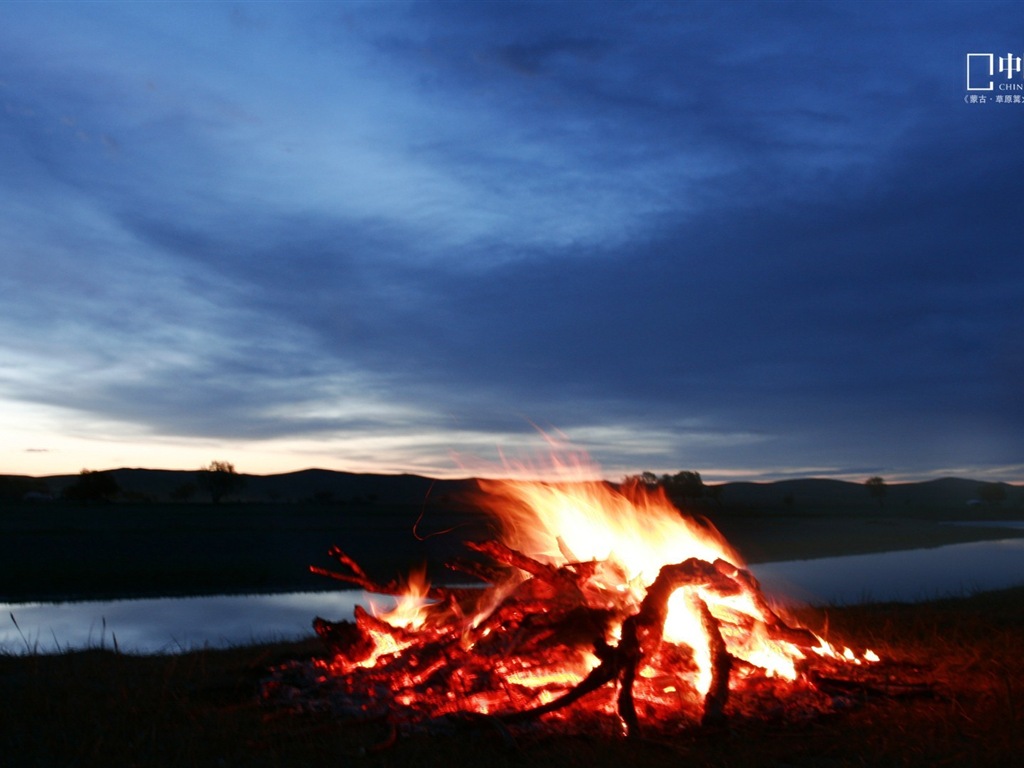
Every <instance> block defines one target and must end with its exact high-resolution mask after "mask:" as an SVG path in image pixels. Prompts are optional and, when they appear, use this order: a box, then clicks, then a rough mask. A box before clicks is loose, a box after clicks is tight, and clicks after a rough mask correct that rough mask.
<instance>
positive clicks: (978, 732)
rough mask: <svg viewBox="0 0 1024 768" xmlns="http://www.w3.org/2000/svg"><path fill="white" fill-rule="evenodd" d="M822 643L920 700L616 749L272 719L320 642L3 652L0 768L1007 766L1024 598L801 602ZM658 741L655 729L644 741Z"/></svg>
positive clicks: (550, 736)
mask: <svg viewBox="0 0 1024 768" xmlns="http://www.w3.org/2000/svg"><path fill="white" fill-rule="evenodd" d="M801 619H802V620H803V621H804V622H805V623H806V624H807V625H808V626H811V627H813V628H815V629H816V630H818V631H819V632H821V633H822V634H825V635H827V636H828V638H829V639H830V640H832V641H833V642H836V641H841V642H845V643H849V644H851V645H853V646H855V647H871V648H873V649H875V650H876V651H877V652H878V653H880V654H881V655H882V656H883V658H885V659H888V660H893V661H896V662H899V663H900V664H901V665H902V667H899V668H902V669H905V670H907V671H908V673H910V672H911V671H912V673H913V675H914V678H915V679H918V678H923V679H926V680H928V681H930V682H931V683H933V688H934V690H933V691H932V692H930V693H929V694H928V695H927V696H922V695H914V696H889V697H887V696H883V695H876V694H870V693H868V692H863V693H862V694H861V695H859V696H857V697H855V699H854V700H851V702H850V706H849V707H848V708H846V709H844V710H842V711H839V712H836V713H833V714H830V715H828V716H819V717H814V718H807V717H797V716H795V715H792V714H790V715H787V714H786V713H785V712H783V713H782V714H781V715H780V714H779V713H778V712H775V713H774V714H770V713H766V715H765V717H764V718H763V719H760V718H755V719H746V720H740V719H737V718H734V719H732V720H729V721H727V723H726V724H725V725H724V726H721V727H716V728H713V729H710V728H709V729H699V728H696V727H694V728H692V729H688V730H684V731H683V732H682V733H678V732H677V733H675V734H674V735H673V736H672V737H671V738H670V739H661V738H651V739H649V740H642V741H638V742H626V741H623V740H621V739H619V738H616V737H608V736H606V737H599V738H587V739H582V738H576V737H570V736H565V735H562V736H560V735H557V733H553V732H551V731H520V732H516V733H514V734H513V737H514V738H512V739H505V740H501V739H496V736H495V732H494V731H493V730H492V729H489V728H486V727H478V728H463V729H455V728H453V727H451V726H449V727H447V728H440V729H438V730H435V731H432V732H430V733H425V732H424V733H409V734H400V735H399V737H398V738H397V739H395V740H394V741H393V742H392V741H391V740H390V739H389V731H388V729H387V726H386V724H385V723H383V722H377V723H369V724H363V725H352V724H346V723H344V722H341V721H339V720H338V719H336V718H332V717H327V716H317V715H301V716H300V715H295V714H291V713H288V712H286V711H284V710H280V709H272V708H268V707H267V706H266V705H264V704H261V703H260V701H259V698H258V696H257V691H258V686H259V682H260V680H261V679H262V678H263V677H264V676H265V674H266V671H267V669H268V668H269V667H271V666H272V665H275V664H278V663H281V662H282V661H284V660H287V659H304V658H309V657H311V656H316V655H319V654H321V653H323V648H322V647H321V646H320V645H319V643H317V642H315V641H310V642H304V643H298V644H275V645H264V646H255V647H247V648H235V649H229V650H222V651H214V650H204V651H198V652H193V653H187V654H182V655H175V656H130V655H123V654H118V653H115V652H113V651H112V650H109V649H108V650H89V651H84V652H75V653H65V654H59V655H55V656H19V655H8V656H0V721H2V722H3V723H4V728H3V729H0V755H3V761H4V764H5V765H9V766H12V768H14V767H15V766H30V765H80V766H93V765H95V766H99V765H103V766H108V765H139V766H180V765H192V766H221V765H246V766H284V767H285V768H287V767H288V766H302V767H303V768H308V766H310V765H319V764H325V763H328V762H329V763H331V764H336V763H338V762H339V761H340V762H342V763H354V764H356V765H367V766H384V765H387V766H389V768H405V767H406V766H410V767H411V766H451V765H481V764H486V765H488V766H493V767H494V768H504V766H509V767H510V768H511V767H512V766H516V767H517V768H518V767H520V766H522V765H531V766H565V765H585V766H588V768H606V767H607V768H612V767H615V768H621V766H624V765H644V766H654V767H656V768H657V767H660V766H666V768H667V766H677V765H679V764H680V763H685V764H688V765H697V766H722V767H723V768H724V767H725V766H734V765H744V766H781V765H786V766H821V765H828V766H847V765H849V766H854V765H857V766H862V765H872V766H889V765H891V766H896V765H899V766H933V765H940V764H941V765H958V766H959V765H965V766H967V765H973V766H1005V765H1011V764H1013V763H1014V762H1015V761H1016V760H1018V759H1019V756H1020V754H1021V748H1022V747H1024V744H1022V743H1021V741H1022V737H1021V734H1022V732H1024V728H1022V724H1024V723H1022V722H1021V721H1022V706H1024V658H1022V656H1021V654H1020V653H1019V649H1020V648H1021V647H1024V588H1018V589H1013V590H1004V591H1000V592H992V593H985V594H980V595H976V596H974V597H970V598H964V599H956V600H944V601H938V602H933V603H927V604H920V605H903V604H900V605H872V606H858V607H851V608H830V609H813V610H812V609H807V610H806V611H804V612H803V614H802V616H801ZM652 736H653V734H652Z"/></svg>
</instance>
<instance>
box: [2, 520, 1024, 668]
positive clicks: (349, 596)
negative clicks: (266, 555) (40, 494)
mask: <svg viewBox="0 0 1024 768" xmlns="http://www.w3.org/2000/svg"><path fill="white" fill-rule="evenodd" d="M751 570H752V571H753V572H754V574H755V576H757V578H758V579H759V580H760V581H761V583H762V586H763V587H764V588H765V591H766V592H768V593H769V595H771V596H773V597H776V598H778V599H783V600H785V599H795V600H800V601H803V602H808V603H812V604H824V603H829V604H836V605H839V604H850V603H857V602H868V601H876V600H877V601H882V600H897V601H904V602H907V601H916V600H928V599H932V598H935V597H945V596H949V595H963V594H967V593H970V592H972V591H976V590H984V589H998V588H1001V587H1006V586H1011V585H1015V584H1024V539H1005V540H1001V541H981V542H975V543H971V544H954V545H951V546H946V547H936V548H933V549H917V550H905V551H902V552H883V553H880V554H873V555H851V556H847V557H829V558H822V559H818V560H792V561H787V562H778V563H762V564H758V565H754V566H752V567H751ZM386 600H387V598H381V597H379V596H374V597H373V601H374V602H378V603H382V602H383V603H386ZM369 602H370V596H369V595H367V594H366V593H365V592H359V591H354V590H353V591H336V592H300V593H288V594H278V595H236V596H219V597H191V598H166V599H157V600H115V601H104V602H79V603H23V604H0V652H7V653H24V652H26V651H32V652H36V653H56V652H60V651H64V650H67V649H69V648H88V647H105V648H113V647H114V641H115V638H116V642H117V647H118V648H119V649H120V650H122V651H126V652H132V653H167V652H177V651H182V650H188V649H194V648H202V647H214V648H217V647H225V646H231V645H239V644H245V643H254V642H261V641H272V640H291V639H298V638H302V637H308V636H310V635H311V634H312V629H311V623H312V620H313V617H314V616H318V615H319V616H323V617H324V618H328V619H332V620H338V619H343V618H350V617H351V616H352V612H353V610H354V608H355V606H356V605H364V606H365V605H368V604H369ZM381 607H382V608H387V607H388V606H387V605H386V604H382V605H381ZM8 614H12V615H13V617H14V620H16V621H17V626H15V623H14V620H11V621H8V620H7V619H8V618H9V616H8Z"/></svg>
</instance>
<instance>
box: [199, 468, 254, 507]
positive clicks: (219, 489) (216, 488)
mask: <svg viewBox="0 0 1024 768" xmlns="http://www.w3.org/2000/svg"><path fill="white" fill-rule="evenodd" d="M197 481H198V483H199V487H200V488H202V489H203V490H205V491H206V492H207V493H209V494H210V501H212V502H213V503H214V504H219V503H220V502H221V500H222V499H223V498H224V497H225V496H229V495H230V494H232V493H235V492H236V491H238V490H240V489H241V488H242V486H243V485H245V478H243V477H242V476H241V475H239V474H238V473H237V472H236V471H235V465H234V464H232V463H231V462H229V461H211V462H210V465H209V466H207V467H203V468H202V469H200V470H199V474H198V475H197Z"/></svg>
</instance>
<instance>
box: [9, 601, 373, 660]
mask: <svg viewBox="0 0 1024 768" xmlns="http://www.w3.org/2000/svg"><path fill="white" fill-rule="evenodd" d="M368 597H369V596H368V595H367V594H366V593H365V592H359V591H355V590H352V591H337V592H294V593H287V594H277V595H218V596H213V597H188V598H160V599H151V600H113V601H88V602H72V603H20V604H0V617H3V619H5V620H6V619H10V616H9V614H10V615H13V619H10V620H9V621H6V622H4V623H0V651H6V652H9V653H23V652H25V651H26V650H31V651H33V652H38V653H56V652H60V651H63V650H66V649H69V648H98V647H104V648H113V647H114V644H115V641H116V644H117V647H118V648H119V649H120V650H122V651H126V652H133V653H168V652H177V651H182V650H189V649H194V648H203V647H211V648H223V647H228V646H231V645H239V644H245V643H255V642H261V641H273V640H294V639H299V638H302V637H308V636H310V635H311V634H312V622H313V617H314V616H317V615H319V616H323V617H324V618H329V619H332V620H337V619H343V618H350V617H351V616H352V612H353V610H354V609H355V606H356V605H364V606H365V605H367V604H368ZM379 599H380V598H378V597H374V602H377V601H378V600H379ZM15 622H17V623H16V624H15Z"/></svg>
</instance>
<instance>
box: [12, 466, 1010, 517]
mask: <svg viewBox="0 0 1024 768" xmlns="http://www.w3.org/2000/svg"><path fill="white" fill-rule="evenodd" d="M111 474H113V476H114V477H115V479H116V480H117V484H118V485H119V486H120V488H121V496H120V498H122V499H125V500H132V501H152V502H165V501H191V502H204V501H208V500H209V494H207V493H205V492H204V491H203V490H202V488H201V487H200V484H199V482H198V473H197V472H194V471H187V470H160V469H130V468H122V469H115V470H111ZM240 477H241V478H242V480H243V481H244V482H243V484H242V485H241V487H240V488H239V489H238V490H237V491H236V492H235V493H234V494H232V495H231V496H230V497H228V498H227V499H226V501H228V502H256V503H260V502H275V503H292V502H307V501H318V502H323V503H341V504H345V503H358V504H365V503H377V502H379V503H382V504H422V503H424V502H425V501H427V500H430V501H434V502H443V501H446V500H448V499H457V498H460V497H463V496H465V494H466V492H467V491H470V490H472V489H474V488H475V485H476V484H475V481H474V480H473V479H472V478H464V479H458V480H437V479H433V478H430V477H424V476H420V475H411V474H402V475H379V474H359V473H352V472H337V471H333V470H326V469H306V470H302V471H299V472H289V473H285V474H276V475H250V474H240ZM78 478H79V476H78V475H51V476H46V477H25V476H0V498H23V497H24V496H25V495H26V494H27V493H31V494H33V495H34V496H36V497H41V496H42V495H44V494H46V493H48V494H49V495H52V496H53V497H59V496H60V495H61V493H62V492H63V491H64V489H65V488H67V487H68V486H69V485H71V484H73V483H75V482H76V481H77V480H78ZM992 485H997V486H999V487H1000V488H1001V489H1002V491H1003V499H1002V501H1000V502H999V503H998V504H996V505H990V504H987V503H985V502H983V501H982V500H983V498H984V497H983V493H982V489H983V488H984V487H985V486H992ZM708 487H709V489H712V490H713V491H714V494H713V495H712V494H708V495H707V496H705V498H703V499H699V500H690V501H685V500H683V506H688V507H691V508H695V510H699V511H700V510H702V511H708V512H721V513H730V512H732V513H794V514H802V513H811V514H815V513H820V512H822V511H825V510H827V511H829V512H831V513H849V514H877V513H879V512H884V513H889V514H914V513H916V512H917V511H922V512H925V511H927V512H928V513H929V514H934V513H935V512H936V511H942V510H946V511H948V512H949V513H950V514H959V513H961V512H962V511H963V510H965V509H967V508H971V507H974V508H976V511H977V512H979V514H980V513H981V512H985V511H986V510H991V509H998V510H1001V511H1011V510H1014V511H1024V486H1019V485H1011V484H1008V483H995V484H993V483H986V482H982V481H979V480H970V479H965V478H952V477H951V478H942V479H939V480H929V481H926V482H920V483H893V484H891V485H886V487H885V493H884V495H883V496H882V497H881V499H878V498H875V497H872V496H871V494H870V493H869V492H868V490H867V489H866V488H865V486H864V484H863V483H853V482H848V481H843V480H831V479H823V478H807V479H799V480H780V481H777V482H766V483H751V482H733V483H724V484H721V485H712V486H708Z"/></svg>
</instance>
